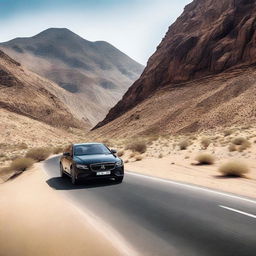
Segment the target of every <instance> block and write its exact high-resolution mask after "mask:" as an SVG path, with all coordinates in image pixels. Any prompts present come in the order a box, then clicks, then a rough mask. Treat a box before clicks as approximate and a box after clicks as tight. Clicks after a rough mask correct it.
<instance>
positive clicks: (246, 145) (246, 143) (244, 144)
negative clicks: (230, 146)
mask: <svg viewBox="0 0 256 256" xmlns="http://www.w3.org/2000/svg"><path fill="white" fill-rule="evenodd" d="M250 146H251V143H250V141H248V140H245V141H244V143H243V144H242V145H241V146H239V148H238V151H239V152H243V151H244V150H246V149H247V148H249V147H250Z"/></svg>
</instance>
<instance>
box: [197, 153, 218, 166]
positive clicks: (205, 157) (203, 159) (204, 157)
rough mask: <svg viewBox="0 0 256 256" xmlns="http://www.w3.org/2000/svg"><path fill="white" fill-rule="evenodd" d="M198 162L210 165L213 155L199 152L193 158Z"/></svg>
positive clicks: (213, 160) (212, 161) (213, 158)
mask: <svg viewBox="0 0 256 256" xmlns="http://www.w3.org/2000/svg"><path fill="white" fill-rule="evenodd" d="M195 160H196V161H197V162H198V163H199V164H202V165H211V164H214V162H215V157H214V156H212V155H210V154H207V153H203V154H199V155H198V156H197V157H196V159H195Z"/></svg>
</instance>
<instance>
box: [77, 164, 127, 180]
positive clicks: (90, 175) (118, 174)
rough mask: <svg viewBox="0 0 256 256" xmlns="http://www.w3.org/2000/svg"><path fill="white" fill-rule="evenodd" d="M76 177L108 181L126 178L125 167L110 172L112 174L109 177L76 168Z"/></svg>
mask: <svg viewBox="0 0 256 256" xmlns="http://www.w3.org/2000/svg"><path fill="white" fill-rule="evenodd" d="M75 171H76V177H77V178H78V179H108V178H118V177H123V176H124V167H123V166H121V167H115V168H114V169H112V170H110V174H108V175H100V176H98V175H97V172H96V171H92V170H90V169H89V170H84V169H79V168H76V169H75Z"/></svg>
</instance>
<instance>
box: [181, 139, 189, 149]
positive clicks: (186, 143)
mask: <svg viewBox="0 0 256 256" xmlns="http://www.w3.org/2000/svg"><path fill="white" fill-rule="evenodd" d="M189 144H190V143H189V141H188V140H187V139H185V140H182V141H180V143H179V148H180V150H186V149H187V148H188V146H189Z"/></svg>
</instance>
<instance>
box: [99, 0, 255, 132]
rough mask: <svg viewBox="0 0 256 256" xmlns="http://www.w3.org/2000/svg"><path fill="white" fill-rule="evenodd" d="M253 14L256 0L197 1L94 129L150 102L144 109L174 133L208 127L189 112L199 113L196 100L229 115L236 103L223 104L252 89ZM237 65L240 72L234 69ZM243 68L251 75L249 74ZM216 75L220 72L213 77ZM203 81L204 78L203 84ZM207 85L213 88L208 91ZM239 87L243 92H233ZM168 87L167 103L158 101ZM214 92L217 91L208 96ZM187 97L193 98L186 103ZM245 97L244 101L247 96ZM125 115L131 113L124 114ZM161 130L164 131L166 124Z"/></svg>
mask: <svg viewBox="0 0 256 256" xmlns="http://www.w3.org/2000/svg"><path fill="white" fill-rule="evenodd" d="M255 17H256V2H255V1H252V0H235V1H233V0H219V1H213V0H194V1H193V2H192V3H191V4H189V5H188V6H186V7H185V9H184V12H183V14H182V15H181V16H180V17H179V18H178V19H177V21H176V22H175V23H174V24H173V25H172V26H170V28H169V30H168V32H167V34H166V36H165V38H164V39H163V41H162V42H161V44H160V45H159V46H158V48H157V51H156V52H155V53H154V55H153V56H152V57H151V58H150V59H149V61H148V64H147V67H146V68H145V70H144V72H143V74H142V76H141V77H140V79H139V80H137V81H136V82H135V83H134V84H133V85H132V86H131V87H130V89H129V90H128V91H127V93H126V94H125V95H124V97H123V99H122V100H121V101H120V102H118V104H117V105H116V106H115V107H114V108H112V109H111V110H110V112H109V114H108V115H107V117H106V118H105V119H104V120H103V121H102V122H100V123H99V124H98V125H97V126H96V128H99V127H101V126H103V125H106V124H108V123H109V122H111V121H113V120H115V119H116V118H118V117H120V119H123V118H126V119H127V118H128V113H127V112H128V111H130V113H133V112H134V111H135V110H134V109H132V108H133V107H135V106H137V107H138V109H140V108H141V107H142V106H144V107H145V104H146V102H148V108H144V107H143V109H144V110H143V111H146V112H150V113H151V115H150V119H153V118H154V117H155V119H156V120H159V119H161V120H162V121H161V123H162V125H163V124H165V122H167V121H168V122H172V123H173V124H172V126H171V127H172V129H171V130H172V131H176V132H177V131H179V130H182V129H183V128H184V129H185V127H189V126H190V125H191V126H194V129H200V128H203V127H207V125H203V124H202V123H203V119H201V118H202V117H201V116H197V115H194V114H193V115H191V114H192V113H196V114H200V112H199V113H198V112H197V109H193V104H192V101H197V102H198V104H199V103H200V102H201V100H202V99H203V98H205V101H204V103H202V104H200V105H199V106H201V108H203V111H205V112H207V111H208V110H209V111H213V110H214V109H216V111H217V110H220V109H222V111H223V112H220V113H219V114H223V115H224V116H226V115H227V116H228V115H229V114H230V113H231V112H232V110H234V109H235V108H236V106H233V105H232V104H231V105H232V106H231V108H228V109H227V108H225V107H224V106H225V105H226V104H230V103H231V102H232V100H235V99H238V98H240V97H241V99H242V97H244V93H245V91H247V90H249V91H251V92H252V93H253V92H254V86H255V83H254V78H255V72H254V69H253V67H252V66H254V64H255V63H256V58H255V57H254V56H255V53H256V18H255ZM246 66H251V67H252V68H251V69H248V70H250V72H249V73H248V72H247V68H243V67H246ZM234 69H237V71H235V72H232V70H234ZM223 72H226V73H225V74H223ZM228 72H229V74H228ZM244 72H247V76H248V75H249V76H250V77H245V76H244V75H243V74H244ZM217 74H220V76H218V79H217V78H216V79H217V81H215V76H216V75H217ZM222 75H223V76H222ZM209 76H210V78H209ZM239 77H241V79H240V80H239ZM201 79H203V80H202V81H204V83H203V84H202V82H201V81H200V80H201ZM212 79H213V81H212V82H211V80H212ZM191 84H193V86H192V87H193V90H192V91H191V90H190V89H189V88H190V85H191ZM204 84H205V86H204ZM165 88H166V90H165ZM167 88H168V89H167ZM205 88H208V89H209V90H212V91H205ZM221 88H222V89H223V91H221ZM159 90H160V91H161V92H160V91H159ZM218 90H220V92H219V93H217V91H218ZM236 90H237V91H240V93H238V92H237V93H235V91H236ZM158 91H159V92H158ZM165 91H166V93H167V95H169V97H168V102H165V104H166V105H164V104H163V102H162V101H159V99H158V96H159V93H160V94H161V93H162V94H164V93H165ZM203 92H204V93H203ZM213 92H216V93H217V94H216V95H214V96H210V94H212V93H213ZM187 93H190V95H187ZM171 95H172V96H171ZM222 95H226V96H227V99H226V100H225V99H222V100H221V101H220V100H219V98H222ZM249 96H250V94H248V97H249ZM208 97H210V98H208ZM188 98H190V100H189V101H186V99H187V100H188ZM183 99H184V100H183ZM244 100H245V101H246V97H245V98H244ZM149 102H151V104H149ZM249 102H250V101H249V100H248V102H247V104H250V103H249ZM251 103H252V104H253V105H252V106H248V107H249V108H251V109H255V103H254V102H253V101H252V102H251ZM138 105H139V106H138ZM153 106H154V108H153ZM243 107H245V106H243ZM163 109H164V110H165V112H164V110H163ZM230 111H231V112H230ZM125 113H127V115H126V116H125V117H122V115H123V114H125ZM168 113H169V115H170V117H169V119H168V120H166V121H164V117H163V116H161V115H162V114H163V115H164V116H165V115H167V114H168ZM185 113H186V115H185ZM189 113H190V114H189ZM143 114H144V113H142V115H143ZM159 114H160V116H159ZM182 114H184V117H185V116H186V119H185V120H184V119H182V120H181V123H182V124H180V123H179V122H178V120H179V118H181V117H182ZM250 115H252V113H251V114H250ZM252 116H253V115H252ZM120 119H119V122H120ZM221 119H222V121H221V124H222V125H229V124H232V122H231V123H230V122H229V121H231V120H229V119H227V121H225V119H224V118H221ZM147 120H148V119H145V125H147V126H148V127H147V129H149V126H150V125H149V123H148V122H147ZM156 120H155V121H156ZM246 120H247V119H246V118H245V119H243V116H241V117H240V118H239V120H236V122H238V121H239V122H246ZM176 121H177V122H178V123H176ZM139 122H141V120H139ZM211 123H212V124H213V126H214V123H218V118H217V116H215V115H214V120H211ZM219 124H220V123H219ZM152 125H153V124H152ZM168 127H169V128H168V129H170V128H171V127H170V126H168ZM152 129H153V128H152ZM161 129H162V130H164V128H163V127H161ZM194 129H192V130H194ZM136 132H138V131H136Z"/></svg>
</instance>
